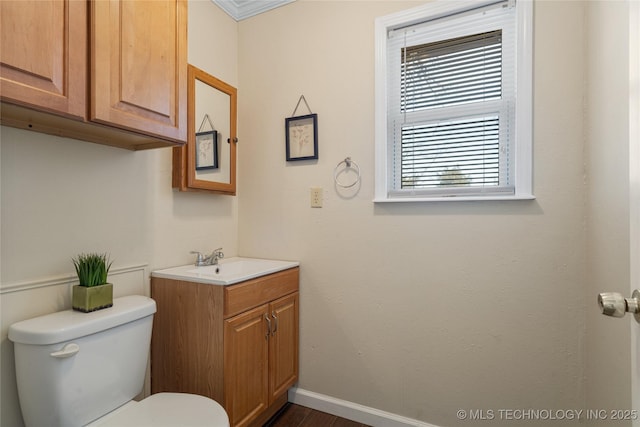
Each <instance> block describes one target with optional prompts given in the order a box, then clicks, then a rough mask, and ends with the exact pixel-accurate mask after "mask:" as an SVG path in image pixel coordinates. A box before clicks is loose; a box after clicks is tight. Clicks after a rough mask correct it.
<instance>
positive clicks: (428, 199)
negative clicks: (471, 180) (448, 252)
mask: <svg viewBox="0 0 640 427" xmlns="http://www.w3.org/2000/svg"><path fill="white" fill-rule="evenodd" d="M535 198H536V196H534V195H533V194H524V195H517V196H515V195H508V196H476V197H474V196H448V197H396V198H376V199H373V203H411V202H420V203H422V202H484V201H487V202H488V201H496V200H535Z"/></svg>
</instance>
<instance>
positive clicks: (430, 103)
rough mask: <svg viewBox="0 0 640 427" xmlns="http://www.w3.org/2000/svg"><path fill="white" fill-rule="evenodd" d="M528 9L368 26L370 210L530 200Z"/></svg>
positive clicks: (479, 10) (436, 11) (468, 4)
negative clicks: (377, 205)
mask: <svg viewBox="0 0 640 427" xmlns="http://www.w3.org/2000/svg"><path fill="white" fill-rule="evenodd" d="M531 12H532V4H531V2H529V1H524V0H518V2H517V3H516V2H515V1H514V0H507V1H496V0H493V1H492V0H487V1H478V0H475V1H465V2H448V1H435V2H431V3H428V4H426V5H424V6H421V7H420V8H417V9H412V10H410V11H406V12H402V13H400V14H395V15H391V16H387V17H383V18H379V19H378V20H377V21H376V199H375V201H381V202H382V201H426V200H487V199H522V198H533V196H532V168H531V163H532V155H531V152H532V150H531V110H532V105H531V104H532V95H531V62H532V60H531V58H532V48H531V15H532V13H531Z"/></svg>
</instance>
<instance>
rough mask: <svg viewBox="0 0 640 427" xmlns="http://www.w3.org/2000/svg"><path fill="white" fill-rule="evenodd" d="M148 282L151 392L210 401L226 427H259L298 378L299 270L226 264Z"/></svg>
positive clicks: (237, 261)
mask: <svg viewBox="0 0 640 427" xmlns="http://www.w3.org/2000/svg"><path fill="white" fill-rule="evenodd" d="M151 276H152V277H151V297H152V298H153V299H154V300H155V301H156V304H157V307H158V311H157V313H156V315H155V318H154V325H153V336H152V340H151V392H152V393H159V392H167V391H171V392H185V393H194V394H200V395H203V396H207V397H211V398H213V399H215V400H216V401H218V402H219V403H220V404H222V405H223V406H224V408H225V410H226V411H227V413H228V415H229V421H230V423H231V426H232V427H236V426H261V425H262V424H263V423H264V422H265V421H267V420H268V419H269V418H270V417H271V416H272V415H273V414H275V413H276V412H277V411H278V409H280V408H281V407H282V406H283V405H284V404H285V403H286V402H287V390H288V389H289V388H290V387H291V386H292V385H293V384H294V383H295V382H296V381H297V378H298V306H299V300H298V283H299V266H298V263H296V262H287V261H269V260H253V259H248V258H230V259H226V260H223V261H221V263H220V265H219V266H207V267H194V266H193V265H190V266H183V267H176V268H173V269H166V270H160V271H155V272H153V273H152V275H151Z"/></svg>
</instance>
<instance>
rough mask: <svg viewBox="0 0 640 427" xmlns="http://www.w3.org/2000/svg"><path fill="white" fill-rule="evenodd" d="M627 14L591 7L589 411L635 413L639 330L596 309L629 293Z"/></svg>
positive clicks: (609, 5)
mask: <svg viewBox="0 0 640 427" xmlns="http://www.w3.org/2000/svg"><path fill="white" fill-rule="evenodd" d="M628 10H629V9H628V4H627V3H625V2H589V3H588V6H587V8H586V11H587V14H586V17H587V23H588V28H589V31H588V32H587V33H586V37H587V43H588V46H589V51H588V54H587V58H588V61H587V70H588V73H587V93H586V97H587V98H586V99H587V103H586V105H587V110H586V129H587V139H586V168H587V188H588V203H587V206H586V208H587V230H588V241H587V253H588V260H589V263H588V265H587V278H588V280H587V314H586V315H587V317H586V319H587V331H588V334H587V341H586V344H587V346H586V362H587V363H586V370H585V372H586V378H587V388H586V390H587V405H586V406H587V408H603V409H618V408H626V409H628V408H631V392H630V390H631V375H630V373H631V372H630V366H631V359H630V357H631V352H630V350H629V349H630V348H631V344H630V336H629V331H630V329H629V328H630V323H631V325H632V326H636V327H637V325H636V324H635V323H633V322H632V321H631V320H630V319H628V318H627V319H615V318H606V317H604V316H602V315H600V314H599V311H598V310H597V309H596V308H595V307H596V306H595V301H596V296H597V295H598V293H599V292H604V291H612V292H620V293H621V294H622V295H625V296H628V295H629V293H630V291H629V289H630V282H629V281H630V276H629V272H630V255H629V246H630V241H629V167H628V165H629V119H628V117H629V109H628V108H629V93H630V91H629V58H628V40H629V38H628V37H629V27H628V18H627V17H628ZM614 367H615V368H614ZM616 368H618V369H616ZM593 425H599V424H598V423H597V422H596V423H593ZM621 425H623V424H622V423H621ZM629 425H630V423H629Z"/></svg>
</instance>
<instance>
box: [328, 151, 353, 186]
mask: <svg viewBox="0 0 640 427" xmlns="http://www.w3.org/2000/svg"><path fill="white" fill-rule="evenodd" d="M343 163H344V164H345V165H346V169H355V171H356V180H355V181H354V182H352V183H351V184H343V183H341V182H340V181H339V180H338V175H340V173H341V172H342V171H340V170H338V169H339V168H340V165H342V164H343ZM333 180H334V181H335V182H336V185H337V186H338V187H342V188H351V187H353V186H354V185H356V184H357V183H359V182H360V166H358V164H357V163H356V162H354V161H353V160H351V157H347V158H346V159H344V160H343V161H341V162H340V163H338V165H337V166H336V168H335V169H334V171H333Z"/></svg>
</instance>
